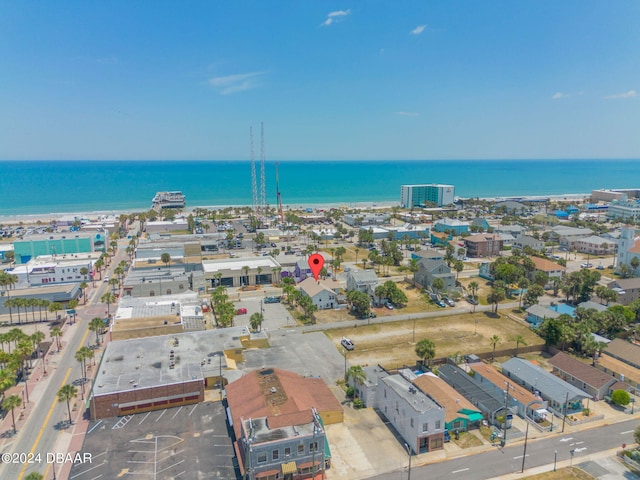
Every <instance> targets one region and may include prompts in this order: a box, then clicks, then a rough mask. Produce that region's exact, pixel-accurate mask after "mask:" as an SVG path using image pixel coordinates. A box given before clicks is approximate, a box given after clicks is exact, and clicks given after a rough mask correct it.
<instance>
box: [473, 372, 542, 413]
mask: <svg viewBox="0 0 640 480" xmlns="http://www.w3.org/2000/svg"><path fill="white" fill-rule="evenodd" d="M469 368H470V369H471V371H473V372H474V375H473V376H472V377H471V378H472V379H473V381H474V382H476V383H478V384H481V385H490V386H492V387H493V389H494V392H495V395H496V396H500V395H504V393H505V392H506V391H508V392H509V400H508V402H507V404H508V406H509V408H510V409H513V408H515V409H516V413H517V414H518V416H520V417H522V418H524V419H527V418H530V419H533V420H536V419H538V418H544V417H545V416H546V408H547V402H546V401H545V400H543V399H542V398H540V397H537V396H536V395H535V394H534V393H533V392H531V391H529V390H527V389H526V388H524V387H521V386H520V385H518V384H517V383H513V382H510V381H509V379H508V378H507V377H505V376H504V375H502V374H501V373H500V372H498V370H496V369H495V368H494V367H493V366H491V365H488V364H486V363H484V362H475V363H470V364H469Z"/></svg>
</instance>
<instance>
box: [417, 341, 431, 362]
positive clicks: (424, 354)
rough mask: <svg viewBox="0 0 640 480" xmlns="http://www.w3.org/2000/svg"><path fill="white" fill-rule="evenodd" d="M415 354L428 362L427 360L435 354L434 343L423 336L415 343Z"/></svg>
mask: <svg viewBox="0 0 640 480" xmlns="http://www.w3.org/2000/svg"><path fill="white" fill-rule="evenodd" d="M416 355H418V357H419V358H421V359H422V360H423V361H426V362H427V365H428V364H429V361H430V360H431V359H432V358H434V357H435V356H436V345H435V344H434V343H433V342H432V341H431V340H429V339H428V338H423V339H422V340H420V341H419V342H418V343H416Z"/></svg>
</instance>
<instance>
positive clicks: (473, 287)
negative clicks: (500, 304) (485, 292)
mask: <svg viewBox="0 0 640 480" xmlns="http://www.w3.org/2000/svg"><path fill="white" fill-rule="evenodd" d="M479 289H480V285H478V282H475V281H474V282H470V283H469V291H470V292H471V296H472V297H473V298H475V299H477V298H476V295H477V293H478V290H479Z"/></svg>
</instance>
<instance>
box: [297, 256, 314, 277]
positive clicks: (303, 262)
mask: <svg viewBox="0 0 640 480" xmlns="http://www.w3.org/2000/svg"><path fill="white" fill-rule="evenodd" d="M293 276H294V278H296V279H297V281H298V282H301V281H302V280H304V279H305V278H307V277H312V276H313V272H312V271H311V267H310V266H309V261H308V260H307V259H306V258H301V259H300V260H298V261H297V262H296V264H295V266H294V267H293Z"/></svg>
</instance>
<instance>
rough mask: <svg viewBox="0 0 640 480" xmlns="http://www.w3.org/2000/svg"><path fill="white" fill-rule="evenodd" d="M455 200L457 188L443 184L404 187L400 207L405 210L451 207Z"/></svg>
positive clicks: (402, 187) (401, 192)
mask: <svg viewBox="0 0 640 480" xmlns="http://www.w3.org/2000/svg"><path fill="white" fill-rule="evenodd" d="M454 199H455V187H454V186H453V185H442V184H435V183H432V184H422V185H402V186H401V187H400V205H402V206H403V207H404V208H414V207H423V208H424V207H425V206H427V205H436V206H438V207H442V206H445V205H451V204H452V203H453V202H454Z"/></svg>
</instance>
